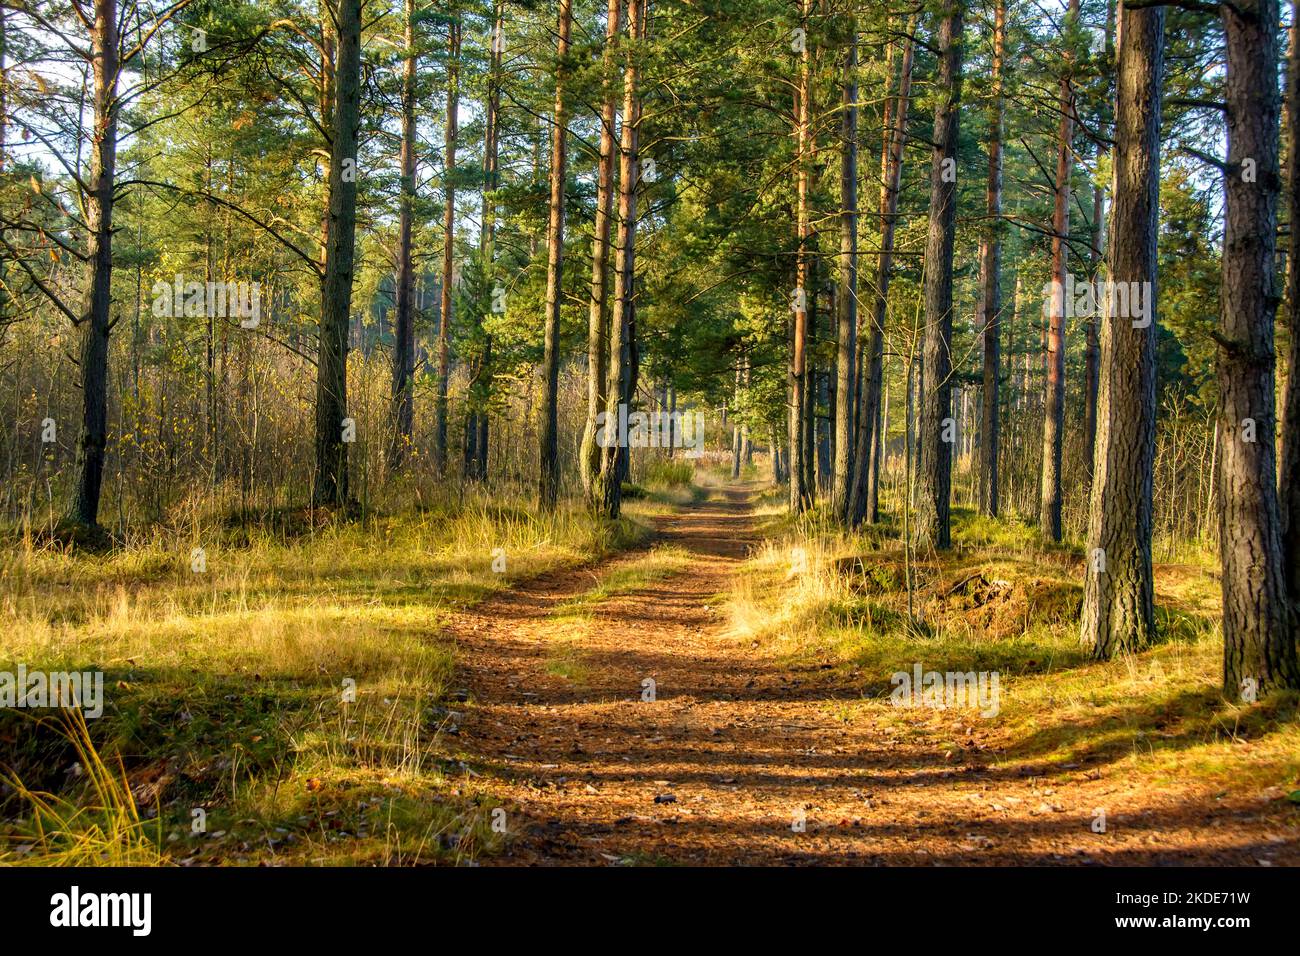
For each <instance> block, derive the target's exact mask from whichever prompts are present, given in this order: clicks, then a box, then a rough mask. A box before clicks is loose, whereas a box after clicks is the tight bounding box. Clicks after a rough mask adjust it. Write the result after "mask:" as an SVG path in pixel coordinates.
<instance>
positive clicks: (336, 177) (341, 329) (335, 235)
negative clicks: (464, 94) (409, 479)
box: [312, 0, 361, 505]
mask: <svg viewBox="0 0 1300 956" xmlns="http://www.w3.org/2000/svg"><path fill="white" fill-rule="evenodd" d="M337 39H338V53H337V59H336V61H335V69H334V123H333V142H332V144H331V149H330V180H329V190H330V192H329V195H330V206H329V222H328V229H327V237H328V238H327V241H326V244H325V279H324V282H323V283H322V285H321V288H322V295H321V299H322V301H321V320H320V344H319V348H318V349H317V358H316V365H317V377H316V482H315V488H314V490H313V493H312V499H313V501H314V502H315V503H316V504H318V505H335V504H341V503H344V502H346V501H347V498H348V449H347V443H346V442H344V440H343V438H344V424H343V420H344V418H345V417H346V416H347V409H348V319H349V317H350V315H351V310H352V279H353V265H354V253H355V249H356V228H357V175H358V170H357V136H358V128H359V126H360V120H361V0H339V4H338V38H337Z"/></svg>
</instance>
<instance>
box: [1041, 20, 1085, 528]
mask: <svg viewBox="0 0 1300 956" xmlns="http://www.w3.org/2000/svg"><path fill="white" fill-rule="evenodd" d="M1078 18H1079V0H1070V5H1069V7H1068V8H1067V11H1066V15H1065V29H1064V30H1063V31H1062V34H1063V40H1064V42H1065V43H1066V44H1067V46H1068V43H1069V39H1068V37H1069V31H1070V29H1071V28H1072V27H1073V25H1074V23H1075V22H1076V21H1077V20H1078ZM1072 64H1073V57H1072V56H1071V55H1070V53H1069V51H1068V49H1067V52H1066V54H1065V57H1064V69H1063V71H1062V73H1061V95H1060V101H1059V104H1058V105H1059V108H1060V112H1061V120H1060V135H1059V138H1058V140H1057V149H1056V206H1055V210H1054V212H1053V215H1052V297H1051V308H1050V310H1049V311H1050V319H1049V327H1048V335H1047V385H1046V390H1045V391H1044V393H1043V406H1044V414H1043V470H1042V485H1041V488H1040V505H1039V512H1038V521H1039V527H1040V529H1041V531H1042V534H1043V536H1044V537H1045V538H1047V539H1048V540H1050V541H1060V540H1061V455H1062V451H1063V449H1064V438H1065V286H1066V281H1065V280H1066V269H1067V267H1068V263H1069V254H1070V248H1069V237H1070V174H1071V172H1072V171H1073V169H1074V151H1073V148H1072V143H1073V141H1074V86H1073V80H1072V77H1071V69H1072Z"/></svg>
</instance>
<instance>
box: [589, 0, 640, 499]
mask: <svg viewBox="0 0 1300 956" xmlns="http://www.w3.org/2000/svg"><path fill="white" fill-rule="evenodd" d="M643 3H644V0H629V3H628V7H627V21H628V22H627V35H628V38H629V39H630V40H633V41H635V40H637V39H639V38H640V37H641V36H642V35H643V32H644V26H643V23H644V18H645V14H646V10H645V8H644V7H643ZM638 82H639V81H638V61H637V59H636V51H635V43H630V44H628V47H627V51H626V53H625V54H624V65H623V117H622V129H621V130H620V139H619V157H618V233H617V238H616V241H615V243H614V311H613V313H612V315H611V316H610V334H609V381H608V385H607V390H606V399H605V408H606V411H607V413H608V415H609V417H610V420H609V421H607V422H606V425H605V441H604V443H603V447H602V449H601V457H600V478H599V481H598V488H597V495H596V498H597V500H598V502H599V506H600V512H601V513H602V514H603V515H604V516H605V517H607V518H611V519H613V518H617V517H618V516H619V512H620V510H621V509H622V504H623V493H622V475H621V470H622V468H623V462H624V461H625V460H626V459H627V454H626V449H623V448H621V447H620V444H621V442H620V441H619V440H618V438H619V436H618V434H617V431H618V428H617V425H618V419H619V418H620V416H621V414H622V411H623V410H622V409H620V407H619V406H620V405H621V404H622V403H623V402H624V400H625V399H626V397H627V396H628V386H629V383H630V382H631V381H632V371H631V368H630V366H631V364H632V337H633V326H632V295H633V279H634V277H635V273H636V257H635V253H636V215H637V209H636V181H637V172H638V169H639V166H638V163H637V145H638V136H637V127H638V125H639V123H640V117H641V105H640V100H639V98H638V91H637V85H638Z"/></svg>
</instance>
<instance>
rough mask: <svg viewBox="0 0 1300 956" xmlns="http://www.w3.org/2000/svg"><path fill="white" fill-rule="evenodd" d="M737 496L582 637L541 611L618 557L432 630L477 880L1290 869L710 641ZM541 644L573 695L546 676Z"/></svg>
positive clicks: (1242, 808)
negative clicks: (824, 867) (493, 870)
mask: <svg viewBox="0 0 1300 956" xmlns="http://www.w3.org/2000/svg"><path fill="white" fill-rule="evenodd" d="M751 495H752V489H751V488H749V487H746V486H739V485H738V486H735V487H732V488H728V489H726V490H725V491H724V492H723V493H722V495H721V496H716V497H718V500H711V501H709V502H706V503H702V504H700V505H698V506H696V507H694V508H692V509H689V510H685V511H683V512H681V513H680V514H677V515H674V516H672V517H669V518H665V519H662V520H661V522H660V526H659V531H660V534H661V537H660V541H662V542H664V543H667V544H672V545H677V546H679V547H681V548H683V549H685V550H686V551H687V552H688V553H689V556H690V557H689V563H688V566H687V567H686V569H685V570H684V571H682V572H680V573H677V574H674V575H672V576H670V577H667V578H665V579H662V580H659V581H657V582H656V583H653V584H650V585H648V586H646V587H644V588H640V589H638V590H635V591H633V592H631V593H624V594H620V595H618V596H616V597H613V598H611V599H609V600H607V601H605V602H604V603H602V604H600V605H599V607H598V608H597V609H596V611H595V613H594V617H593V619H592V620H591V621H590V623H589V624H586V625H583V624H581V623H575V622H574V621H573V620H572V619H565V618H556V617H553V616H552V615H553V612H554V611H555V609H556V607H557V606H558V605H559V604H561V603H562V602H563V601H565V600H566V599H568V598H571V597H573V596H574V595H577V594H581V593H582V592H584V591H587V590H588V589H590V588H591V587H592V586H593V584H595V582H596V580H597V579H599V578H600V577H601V576H603V575H605V574H608V573H609V572H611V571H612V570H614V569H615V568H617V567H619V566H620V565H624V564H628V563H631V562H635V561H636V560H638V557H637V556H636V555H630V556H624V557H621V558H619V559H617V560H615V561H612V562H609V563H607V564H605V565H602V566H601V567H599V568H595V569H582V570H574V571H566V572H562V573H557V574H552V575H549V576H546V577H543V578H539V579H535V580H533V581H531V582H528V583H526V584H523V585H521V586H519V587H517V588H516V589H514V590H512V591H509V592H506V593H504V594H502V595H501V596H499V597H496V598H494V599H492V600H490V601H488V602H486V603H484V604H482V605H480V606H478V607H476V608H473V609H472V610H469V611H466V612H463V613H460V614H459V615H457V616H456V618H455V619H454V620H453V622H452V632H453V634H454V636H455V637H456V639H457V641H458V643H459V659H460V661H461V666H462V667H463V674H462V678H461V681H462V683H464V684H465V685H466V686H467V687H468V689H469V692H470V702H469V704H468V705H467V706H466V707H465V713H464V717H463V721H462V723H461V726H460V737H459V740H458V742H457V744H456V746H458V747H460V748H463V754H462V756H463V758H464V760H465V763H466V765H467V766H468V767H469V768H470V769H471V771H472V773H473V774H475V775H476V776H473V777H471V778H470V780H471V786H474V787H476V788H480V789H482V790H486V792H487V793H488V794H490V795H491V796H492V797H493V798H494V799H496V800H499V801H500V803H501V805H502V806H503V807H505V809H506V811H507V815H506V827H507V841H506V847H505V850H504V851H503V852H502V853H501V854H500V855H496V856H488V857H484V858H483V860H482V862H483V863H485V864H489V865H491V864H515V865H539V864H542V865H544V864H595V865H613V864H624V865H626V864H654V863H674V864H709V865H714V864H769V865H771V864H775V865H781V864H818V863H821V864H863V863H866V864H912V865H928V864H941V863H944V864H994V863H1000V864H1011V863H1048V864H1050V863H1079V864H1087V863H1109V864H1124V863H1130V864H1134V863H1215V864H1224V863H1228V864H1237V865H1248V866H1255V865H1260V863H1261V861H1262V862H1263V863H1264V864H1265V865H1268V864H1273V863H1275V864H1277V865H1285V864H1287V863H1300V854H1298V853H1297V848H1296V845H1295V843H1294V842H1293V841H1291V842H1288V841H1285V840H1281V839H1280V838H1279V833H1280V832H1282V829H1281V827H1280V826H1279V825H1278V824H1279V821H1278V817H1277V815H1276V813H1272V812H1269V811H1267V810H1266V809H1265V808H1263V807H1261V806H1259V805H1257V804H1253V803H1249V802H1247V803H1241V804H1238V805H1229V804H1228V803H1227V802H1226V801H1218V800H1216V799H1215V797H1214V795H1211V794H1209V793H1208V792H1205V791H1204V790H1203V789H1197V786H1196V784H1195V783H1193V782H1188V784H1187V785H1186V788H1184V787H1183V786H1182V785H1180V784H1167V785H1166V787H1165V788H1163V789H1162V788H1153V787H1152V786H1150V785H1149V784H1147V785H1143V782H1142V781H1135V780H1132V779H1129V777H1128V775H1126V774H1125V772H1124V770H1123V769H1122V768H1121V767H1119V766H1118V765H1115V764H1110V763H1102V764H1099V765H1098V766H1095V767H1087V768H1071V769H1064V770H1055V771H1048V770H1045V769H1043V768H1035V767H1033V766H1028V765H1022V764H1017V763H1014V762H1004V761H998V760H997V759H996V757H997V752H996V747H995V746H986V745H984V744H981V743H980V733H981V732H980V731H978V730H976V731H969V730H968V729H966V728H961V727H958V728H957V729H956V730H954V729H953V728H951V727H950V728H947V729H946V730H945V733H944V737H945V738H951V736H952V735H953V733H957V734H960V735H961V737H962V738H963V739H965V740H966V745H965V746H963V747H961V748H960V749H959V750H958V752H956V753H954V752H953V750H951V749H947V750H945V749H944V745H943V744H942V743H941V740H940V739H939V738H937V737H936V736H934V735H932V734H931V733H930V732H928V731H925V730H922V729H917V730H914V731H913V732H911V733H907V734H898V733H897V731H896V730H890V729H886V728H884V727H882V726H881V725H880V723H879V722H878V721H875V720H873V719H872V718H871V713H872V709H871V708H876V707H879V706H880V704H879V703H878V702H872V703H870V704H868V703H866V702H863V701H862V687H861V685H860V683H859V684H854V683H850V682H849V678H848V677H846V676H845V675H844V674H843V673H842V672H839V671H836V670H833V669H830V668H829V667H827V668H821V667H817V666H815V665H806V666H804V667H803V668H801V669H792V668H791V666H790V665H789V663H788V662H785V661H781V660H778V659H777V658H775V657H774V656H772V655H771V654H770V652H767V651H765V650H764V649H763V648H760V647H756V646H753V645H752V643H751V642H750V641H747V640H743V639H739V638H737V637H735V636H731V635H729V634H728V633H727V628H726V620H725V617H724V614H723V611H722V608H721V607H720V605H721V598H722V596H723V595H725V593H726V591H727V590H728V588H729V586H730V584H731V582H732V581H733V579H734V576H735V575H736V574H737V573H738V571H739V570H740V567H741V562H742V561H743V559H744V557H745V554H746V550H747V548H748V547H749V545H750V544H751V543H752V542H753V541H754V536H755V532H754V519H753V518H752V516H751V515H750V507H749V500H750V497H751ZM557 647H564V648H566V651H565V653H566V654H567V655H569V658H570V659H572V660H576V661H578V662H579V664H580V667H579V668H578V669H577V671H578V672H579V673H580V675H581V676H580V679H575V677H574V676H573V670H572V669H571V670H570V671H569V672H565V670H564V669H563V668H557V667H556V666H555V661H556V654H557ZM647 680H652V681H653V682H654V684H653V697H654V699H653V700H647V699H644V698H645V697H649V696H650V694H648V693H647V690H648V689H649V687H650V685H648V684H646V683H644V682H646V681H647ZM877 712H878V711H877ZM952 720H953V721H954V722H955V723H956V724H961V723H962V722H963V718H962V717H960V716H959V715H954V716H953V718H952ZM967 738H968V739H967ZM1099 805H1102V806H1104V807H1105V808H1106V810H1107V814H1108V817H1109V825H1108V827H1107V831H1106V832H1105V833H1096V832H1093V821H1094V819H1095V814H1094V810H1095V808H1096V807H1098V806H1099Z"/></svg>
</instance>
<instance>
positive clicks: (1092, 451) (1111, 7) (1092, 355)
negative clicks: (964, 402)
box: [1083, 0, 1115, 482]
mask: <svg viewBox="0 0 1300 956" xmlns="http://www.w3.org/2000/svg"><path fill="white" fill-rule="evenodd" d="M1114 36H1115V4H1114V2H1113V0H1108V2H1107V4H1106V39H1105V42H1106V55H1107V58H1108V59H1109V57H1110V56H1111V55H1112V54H1113V52H1114ZM1109 88H1110V84H1109V83H1107V90H1108V92H1109ZM1104 102H1105V104H1106V105H1105V106H1103V108H1102V118H1101V126H1102V129H1103V130H1104V129H1105V128H1106V127H1107V126H1109V125H1110V120H1111V117H1109V116H1107V115H1106V113H1107V112H1108V109H1107V107H1108V106H1109V104H1110V96H1107V97H1106V98H1105V101H1104ZM1109 151H1110V147H1109V145H1108V144H1107V143H1106V142H1105V141H1101V142H1099V143H1098V144H1097V165H1098V166H1100V165H1101V161H1102V159H1103V157H1105V156H1106V154H1107V153H1108V152H1109ZM1105 242H1106V188H1105V186H1103V185H1102V184H1101V181H1100V180H1098V181H1097V182H1096V183H1094V184H1093V187H1092V264H1091V268H1090V269H1089V272H1090V273H1091V279H1092V281H1093V283H1094V289H1095V288H1096V285H1095V283H1097V282H1099V281H1101V265H1102V262H1103V251H1102V250H1103V249H1104V248H1105ZM1098 298H1100V296H1098ZM1100 321H1101V320H1100V317H1099V316H1098V315H1097V314H1095V313H1094V314H1093V315H1090V316H1088V317H1087V318H1086V319H1085V333H1086V336H1087V339H1086V342H1085V345H1084V353H1083V354H1084V361H1083V365H1084V370H1083V467H1084V471H1085V472H1086V474H1087V476H1088V481H1089V482H1091V481H1092V477H1093V468H1094V464H1093V459H1094V458H1095V457H1096V453H1097V397H1098V396H1097V391H1098V376H1099V370H1098V365H1099V362H1100V342H1099V339H1098V324H1099V323H1100Z"/></svg>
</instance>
